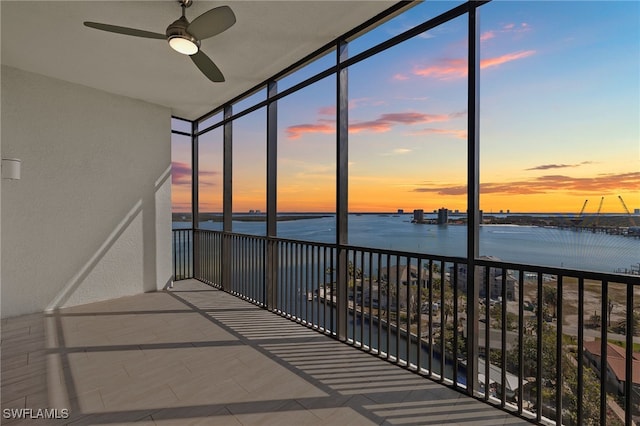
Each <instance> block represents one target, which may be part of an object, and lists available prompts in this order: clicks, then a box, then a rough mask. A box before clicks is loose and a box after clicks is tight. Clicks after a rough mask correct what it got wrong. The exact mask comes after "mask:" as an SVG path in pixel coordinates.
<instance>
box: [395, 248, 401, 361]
mask: <svg viewBox="0 0 640 426" xmlns="http://www.w3.org/2000/svg"><path fill="white" fill-rule="evenodd" d="M400 260H401V258H400V256H398V255H396V291H395V294H396V300H395V308H396V346H395V348H396V361H395V362H396V364H397V363H398V361H400V289H401V286H402V283H401V281H400Z"/></svg>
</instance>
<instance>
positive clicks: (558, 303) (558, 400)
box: [556, 275, 564, 426]
mask: <svg viewBox="0 0 640 426" xmlns="http://www.w3.org/2000/svg"><path fill="white" fill-rule="evenodd" d="M563 281H564V277H563V276H562V275H558V288H557V290H556V330H557V343H556V345H557V346H556V425H557V426H560V425H562V398H563V392H562V387H563V378H562V377H563V369H562V358H563V354H562V343H563V342H562V320H563V311H562V300H563V297H562V293H563Z"/></svg>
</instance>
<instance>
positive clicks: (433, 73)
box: [413, 59, 467, 80]
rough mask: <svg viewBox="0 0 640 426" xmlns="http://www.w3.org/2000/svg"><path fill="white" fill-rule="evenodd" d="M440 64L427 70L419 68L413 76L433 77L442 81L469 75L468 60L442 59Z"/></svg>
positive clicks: (414, 71)
mask: <svg viewBox="0 0 640 426" xmlns="http://www.w3.org/2000/svg"><path fill="white" fill-rule="evenodd" d="M439 62H440V63H439V64H436V65H431V66H428V67H426V68H417V69H414V70H413V74H414V75H417V76H420V77H433V78H438V79H440V80H449V79H452V78H461V77H464V76H466V75H467V60H466V59H442V60H440V61H439Z"/></svg>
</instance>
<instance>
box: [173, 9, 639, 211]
mask: <svg viewBox="0 0 640 426" xmlns="http://www.w3.org/2000/svg"><path fill="white" fill-rule="evenodd" d="M455 3H456V2H424V3H422V4H420V5H418V6H416V7H414V8H413V9H411V10H410V11H408V12H407V13H405V14H403V15H401V16H398V17H396V18H394V19H392V20H391V21H389V22H387V23H385V24H383V25H381V26H379V27H378V28H376V30H374V31H373V32H371V33H369V34H368V35H365V36H364V37H362V38H361V39H359V40H357V41H354V42H352V43H351V44H350V46H349V51H350V54H356V53H358V52H360V51H362V50H364V49H366V48H369V47H371V46H373V45H374V44H376V43H378V42H380V41H383V40H384V39H386V38H388V37H390V36H393V35H396V34H399V33H401V32H403V31H405V30H406V29H408V28H410V27H412V26H413V25H415V24H417V23H420V22H422V21H423V20H425V19H426V18H429V17H433V16H435V15H437V14H438V13H440V12H442V11H443V10H444V9H445V8H446V7H451V6H453V5H454V4H455ZM480 14H481V97H480V108H481V109H480V110H481V122H480V143H481V151H480V155H481V191H480V208H481V209H483V210H484V211H485V212H498V211H499V210H504V211H506V210H507V209H509V210H510V211H511V212H568V213H577V212H579V211H580V209H581V207H582V205H583V203H584V200H585V199H588V200H589V202H588V204H587V207H586V209H585V212H586V213H595V211H596V210H597V208H598V205H599V203H600V200H601V197H605V198H604V201H603V204H602V212H623V207H622V204H621V203H620V201H619V199H618V195H620V196H622V197H623V198H624V200H625V202H626V204H627V206H628V207H629V209H631V210H632V211H633V209H634V208H640V191H639V189H640V124H639V123H640V77H639V76H640V66H639V64H640V43H639V40H640V30H639V26H638V16H640V15H639V14H640V5H639V3H638V2H632V1H629V2H627V1H619V2H615V1H614V2H611V1H610V2H521V1H496V2H492V3H490V4H488V5H486V6H483V7H481V8H480ZM466 22H467V21H466V17H462V18H458V19H456V20H454V21H451V22H449V23H447V24H445V25H442V26H440V27H438V28H436V29H434V30H432V31H429V32H427V33H423V34H421V35H420V36H418V37H415V38H414V39H412V40H409V41H408V42H405V43H403V44H401V45H399V46H396V47H394V48H391V49H389V50H387V51H385V52H383V53H381V54H378V55H375V56H374V57H372V58H370V59H367V60H365V61H363V62H361V63H358V64H356V65H354V66H352V67H351V68H350V69H349V98H350V103H349V122H350V128H349V211H352V212H364V211H395V210H397V209H399V208H402V209H405V210H406V211H411V210H413V209H416V208H423V209H425V210H427V211H430V210H433V209H437V208H439V207H443V206H444V207H447V208H449V209H459V210H461V211H464V210H466V193H467V188H466V162H467V159H466V151H467V148H466V134H467V132H466V119H467V103H466V95H467V87H466V68H467V62H466V57H467V47H466V39H467V29H466ZM332 59H333V57H332V56H328V57H325V58H323V59H321V60H319V61H318V64H316V65H312V66H310V67H309V68H310V70H311V71H313V70H314V69H315V71H319V70H321V69H323V67H326V65H327V64H329V63H330V61H331V60H332ZM316 68H317V69H316ZM305 72H308V71H305ZM286 84H287V82H286V81H283V82H281V84H280V86H284V85H286ZM278 115H279V123H278V173H279V174H278V210H279V211H329V212H331V211H335V186H336V183H335V174H336V170H335V78H333V77H330V78H328V79H324V80H323V81H320V82H318V83H316V84H314V85H312V86H310V87H308V88H306V89H303V90H302V91H300V92H298V93H295V94H293V95H291V96H289V97H287V98H285V99H283V100H281V101H280V102H279V103H278ZM265 120H266V115H265V111H264V110H259V111H256V112H254V113H252V114H250V115H249V116H246V117H243V118H242V119H240V120H238V122H237V123H234V130H233V136H234V140H235V145H234V177H233V185H234V190H233V197H234V202H233V210H234V211H237V212H245V211H248V210H250V209H260V210H263V211H264V210H265V209H266V190H265V186H266V179H265V170H266V167H265V161H266V152H265V133H264V128H265ZM221 139H222V132H221V131H220V130H216V131H214V132H212V133H211V134H208V135H206V136H203V137H202V138H201V145H200V151H201V156H200V162H201V165H200V169H201V172H202V173H201V176H200V180H201V186H200V199H201V203H200V211H221V210H222V206H221V199H222V158H221V157H222V142H221ZM173 162H174V168H173V174H172V176H173V204H174V211H188V210H189V203H190V189H189V184H190V178H189V174H190V154H189V141H188V140H187V138H183V137H176V136H175V135H174V141H173Z"/></svg>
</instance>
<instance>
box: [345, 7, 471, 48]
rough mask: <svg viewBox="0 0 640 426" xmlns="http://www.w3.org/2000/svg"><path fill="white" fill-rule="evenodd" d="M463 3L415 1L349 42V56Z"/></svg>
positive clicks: (436, 31)
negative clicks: (410, 5)
mask: <svg viewBox="0 0 640 426" xmlns="http://www.w3.org/2000/svg"><path fill="white" fill-rule="evenodd" d="M462 3H464V1H461V0H446V1H442V0H441V1H425V2H419V3H415V4H416V5H415V6H412V7H410V8H409V9H405V10H406V11H405V12H404V13H400V14H399V15H396V16H394V17H393V18H391V19H389V20H388V21H386V22H383V23H382V24H380V25H378V26H376V27H375V28H374V29H372V30H371V31H368V32H366V33H364V34H362V35H360V36H358V37H356V38H355V39H353V40H351V41H350V42H349V56H355V55H357V54H358V53H362V52H364V51H365V50H367V49H370V48H372V47H374V46H376V45H378V44H380V43H382V42H384V41H386V40H388V39H390V38H393V37H395V36H397V35H399V34H402V33H404V32H405V31H408V30H410V29H411V28H413V27H415V26H417V25H419V24H422V23H423V22H425V21H428V20H429V19H432V18H435V17H436V16H438V15H440V14H442V13H443V12H446V11H448V10H450V9H453V8H454V7H456V6H458V5H460V4H462ZM440 31H442V28H440V29H434V30H432V31H430V32H429V33H428V34H427V33H424V34H422V35H420V36H419V37H423V38H431V37H434V36H437V34H438V33H439V32H440ZM434 34H435V35H434Z"/></svg>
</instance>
